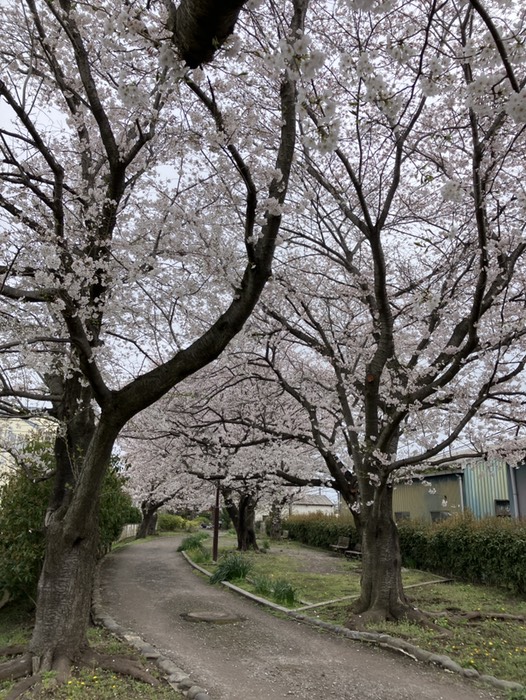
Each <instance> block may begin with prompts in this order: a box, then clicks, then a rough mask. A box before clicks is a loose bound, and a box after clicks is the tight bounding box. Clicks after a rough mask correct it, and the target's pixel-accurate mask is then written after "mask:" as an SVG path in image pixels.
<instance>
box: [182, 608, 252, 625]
mask: <svg viewBox="0 0 526 700" xmlns="http://www.w3.org/2000/svg"><path fill="white" fill-rule="evenodd" d="M181 617H183V618H184V619H185V620H189V621H190V622H210V623H212V624H214V625H228V624H231V623H233V622H242V621H243V620H244V618H243V617H239V616H238V615H231V614H230V613H226V612H219V611H218V610H196V611H194V612H188V613H183V614H182V615H181Z"/></svg>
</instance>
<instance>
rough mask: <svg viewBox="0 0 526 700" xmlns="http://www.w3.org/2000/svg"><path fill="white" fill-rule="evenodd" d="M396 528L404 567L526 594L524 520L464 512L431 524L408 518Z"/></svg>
mask: <svg viewBox="0 0 526 700" xmlns="http://www.w3.org/2000/svg"><path fill="white" fill-rule="evenodd" d="M398 532H399V536H400V549H401V553H402V562H403V564H404V565H405V566H411V567H414V568H417V569H424V570H426V571H433V572H434V573H437V574H441V575H443V576H452V577H455V578H458V579H462V580H464V581H469V582H471V583H483V584H488V585H494V586H501V587H505V588H508V589H509V590H511V591H513V592H514V593H518V594H523V593H525V592H526V523H525V522H524V521H518V520H512V519H511V518H484V519H482V520H476V519H475V518H474V517H473V516H472V515H471V514H470V513H465V514H464V515H459V516H455V517H453V518H448V520H444V521H442V522H440V523H435V524H433V525H425V524H422V523H415V522H413V521H406V522H403V523H400V524H399V527H398Z"/></svg>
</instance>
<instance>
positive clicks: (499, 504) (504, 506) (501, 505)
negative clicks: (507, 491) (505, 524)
mask: <svg viewBox="0 0 526 700" xmlns="http://www.w3.org/2000/svg"><path fill="white" fill-rule="evenodd" d="M495 515H496V516H497V517H498V518H511V507H510V502H509V501H506V500H500V501H495Z"/></svg>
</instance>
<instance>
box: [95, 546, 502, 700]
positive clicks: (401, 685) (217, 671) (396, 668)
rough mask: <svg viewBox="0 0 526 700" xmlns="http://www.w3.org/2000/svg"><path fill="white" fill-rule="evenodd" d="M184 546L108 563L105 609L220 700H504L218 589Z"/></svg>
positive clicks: (126, 552)
mask: <svg viewBox="0 0 526 700" xmlns="http://www.w3.org/2000/svg"><path fill="white" fill-rule="evenodd" d="M177 545H178V540H177V539H176V538H162V539H161V538H160V539H158V540H153V541H149V542H146V543H141V544H135V545H133V546H130V547H125V548H122V549H119V550H117V551H116V552H114V553H112V554H111V555H110V556H108V557H106V559H105V560H104V562H103V566H102V570H101V597H102V605H103V607H104V608H105V609H106V611H107V612H108V613H109V615H111V616H112V617H113V618H114V619H115V620H116V622H118V623H119V624H120V625H122V626H123V627H126V628H128V629H130V630H133V631H134V632H136V633H137V634H139V635H140V636H141V637H142V638H143V639H144V640H145V641H147V642H149V643H150V644H152V645H153V646H155V647H156V648H157V649H158V650H159V651H160V652H161V653H162V654H163V655H164V656H166V657H168V658H169V659H172V660H173V661H174V662H175V663H176V664H177V665H178V666H180V667H181V668H183V669H184V670H185V671H187V672H188V673H189V674H190V675H191V677H192V679H193V680H194V681H195V682H196V684H197V685H200V686H202V687H204V688H206V690H207V692H208V694H209V696H210V698H212V699H213V700H247V699H250V700H279V699H280V698H296V699H301V700H326V699H327V700H329V699H332V700H358V699H359V700H483V699H484V700H489V699H490V698H498V697H501V696H499V695H498V694H497V693H496V692H492V691H491V690H490V689H488V690H486V689H482V690H480V689H478V688H477V687H476V686H474V685H472V684H470V683H469V682H467V681H464V680H463V679H462V678H460V677H457V676H455V675H450V674H447V673H445V672H443V671H439V670H436V669H434V668H431V667H427V666H423V665H419V664H417V663H415V662H414V661H411V660H409V659H407V658H404V657H402V656H399V655H395V654H392V653H390V652H387V651H385V650H380V649H376V648H371V647H367V646H365V645H363V644H360V643H357V642H353V641H351V640H348V639H343V638H340V637H338V636H336V635H332V634H328V633H324V632H320V631H319V630H317V629H314V628H311V627H309V626H307V625H304V624H302V623H299V622H296V621H294V620H291V619H281V618H280V617H277V616H276V615H273V614H271V613H269V612H268V611H267V610H266V609H263V608H261V607H259V606H257V605H256V604H253V603H251V602H249V601H247V600H246V599H244V598H242V597H240V596H238V595H236V594H234V593H232V592H231V591H228V590H226V589H225V588H224V587H220V586H211V585H210V584H209V583H208V581H207V580H206V579H205V578H204V577H203V576H202V575H200V574H198V573H196V572H195V571H194V570H193V569H191V567H190V566H189V565H188V563H187V562H186V561H185V560H184V558H183V557H182V555H181V554H178V553H177V552H176V548H177ZM320 565H321V564H320ZM196 611H197V612H199V611H219V612H225V613H229V614H231V615H237V616H240V617H241V618H243V620H242V621H240V622H236V623H234V624H222V625H217V624H209V623H204V622H191V621H188V620H187V619H185V618H184V617H183V615H185V614H188V613H189V612H196Z"/></svg>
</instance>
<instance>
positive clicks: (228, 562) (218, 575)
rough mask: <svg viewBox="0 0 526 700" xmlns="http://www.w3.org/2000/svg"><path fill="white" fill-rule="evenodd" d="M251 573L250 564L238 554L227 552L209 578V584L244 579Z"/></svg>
mask: <svg viewBox="0 0 526 700" xmlns="http://www.w3.org/2000/svg"><path fill="white" fill-rule="evenodd" d="M251 571H252V562H250V561H249V560H248V559H247V558H246V557H244V556H243V555H242V554H240V553H239V552H229V553H228V554H226V555H225V556H224V557H222V559H221V561H220V562H219V565H218V567H217V569H216V570H215V571H214V573H213V574H212V576H211V577H210V583H219V582H220V581H235V580H237V579H245V578H246V577H247V576H248V574H249V573H250V572H251Z"/></svg>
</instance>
